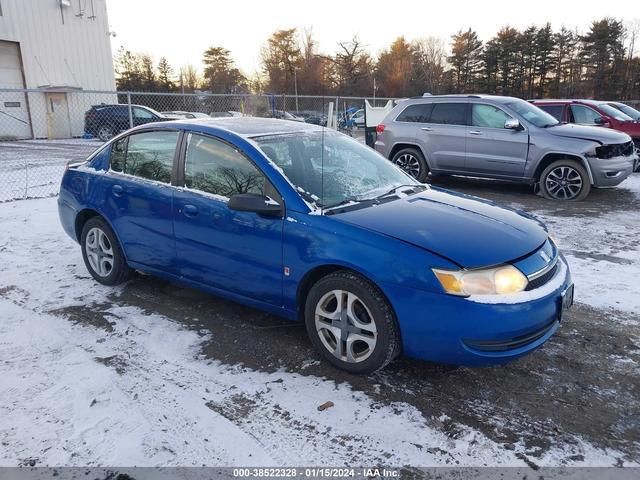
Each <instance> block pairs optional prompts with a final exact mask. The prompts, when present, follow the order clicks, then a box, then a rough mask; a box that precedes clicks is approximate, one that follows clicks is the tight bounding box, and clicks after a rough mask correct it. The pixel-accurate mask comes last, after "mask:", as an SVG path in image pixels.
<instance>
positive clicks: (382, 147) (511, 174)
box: [375, 95, 636, 200]
mask: <svg viewBox="0 0 640 480" xmlns="http://www.w3.org/2000/svg"><path fill="white" fill-rule="evenodd" d="M377 132H378V138H377V140H376V142H375V148H376V150H377V151H378V152H380V153H381V154H382V155H384V156H385V157H387V158H388V159H390V160H391V161H393V162H394V163H396V164H397V165H399V166H400V167H401V168H403V169H404V170H405V171H406V172H408V173H409V174H410V175H412V176H413V177H415V178H417V179H418V180H420V181H423V182H424V181H425V180H426V179H427V176H428V174H429V173H431V175H434V176H436V175H442V174H449V175H450V174H454V175H466V176H474V177H487V178H499V179H505V180H514V181H518V182H526V183H530V184H534V185H536V187H539V189H540V191H541V193H542V194H543V195H544V196H545V197H547V198H551V199H556V200H582V199H584V198H585V197H586V196H587V195H588V194H589V191H590V190H591V186H592V185H593V186H594V187H609V186H614V185H618V184H619V183H620V182H622V181H623V180H624V179H625V178H627V177H628V176H629V175H630V174H631V172H632V171H633V168H634V162H635V161H636V153H635V151H634V146H633V142H632V141H631V137H629V135H627V134H624V133H621V132H617V131H614V130H609V129H603V128H597V127H585V126H579V125H567V124H562V123H560V122H558V121H557V120H556V119H555V118H554V117H552V116H551V115H549V114H548V113H546V112H544V111H542V110H541V109H539V108H538V107H536V106H534V105H531V104H530V103H528V102H525V101H524V100H521V99H518V98H513V97H499V96H491V95H443V96H431V95H425V96H423V97H414V98H410V99H407V100H403V101H401V102H399V103H398V105H396V107H395V108H394V109H393V110H392V111H391V112H390V113H389V114H388V115H387V117H386V118H385V119H384V121H383V123H382V124H381V125H378V127H377Z"/></svg>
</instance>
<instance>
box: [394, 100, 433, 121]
mask: <svg viewBox="0 0 640 480" xmlns="http://www.w3.org/2000/svg"><path fill="white" fill-rule="evenodd" d="M432 108H433V103H416V104H414V105H409V106H408V107H407V108H405V109H404V110H403V111H402V113H401V114H400V115H398V117H397V118H396V122H416V123H427V122H428V121H429V117H430V116H431V110H432Z"/></svg>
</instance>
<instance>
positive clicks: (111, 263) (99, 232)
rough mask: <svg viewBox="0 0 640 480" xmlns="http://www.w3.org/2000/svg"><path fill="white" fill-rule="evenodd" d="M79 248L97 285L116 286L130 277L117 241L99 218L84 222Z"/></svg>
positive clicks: (109, 228)
mask: <svg viewBox="0 0 640 480" xmlns="http://www.w3.org/2000/svg"><path fill="white" fill-rule="evenodd" d="M80 246H81V249H82V258H83V259H84V264H85V266H86V267H87V270H89V273H90V274H91V276H92V277H93V278H94V279H96V281H98V282H99V283H101V284H103V285H118V284H120V283H123V282H125V281H126V280H128V279H129V278H130V277H131V275H132V273H133V270H132V269H131V268H129V266H128V265H127V262H126V260H125V258H124V254H123V253H122V249H121V248H120V244H119V243H118V239H117V237H116V235H115V233H113V230H112V229H111V227H110V226H109V224H107V222H105V221H104V219H102V218H101V217H92V218H90V219H89V220H87V221H86V223H85V224H84V226H83V227H82V235H81V236H80Z"/></svg>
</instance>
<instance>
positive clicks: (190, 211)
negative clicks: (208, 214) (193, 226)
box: [182, 204, 198, 218]
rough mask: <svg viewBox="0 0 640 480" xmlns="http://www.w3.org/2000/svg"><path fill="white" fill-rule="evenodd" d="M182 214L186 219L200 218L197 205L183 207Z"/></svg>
mask: <svg viewBox="0 0 640 480" xmlns="http://www.w3.org/2000/svg"><path fill="white" fill-rule="evenodd" d="M182 213H183V214H184V216H185V217H189V218H194V217H197V216H198V207H196V206H195V205H190V204H187V205H185V206H184V207H182Z"/></svg>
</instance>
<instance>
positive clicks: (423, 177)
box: [391, 148, 429, 183]
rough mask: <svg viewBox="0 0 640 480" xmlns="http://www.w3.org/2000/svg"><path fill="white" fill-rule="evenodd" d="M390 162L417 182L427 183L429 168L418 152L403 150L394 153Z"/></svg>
mask: <svg viewBox="0 0 640 480" xmlns="http://www.w3.org/2000/svg"><path fill="white" fill-rule="evenodd" d="M391 161H392V162H393V163H395V164H396V165H397V166H399V167H400V168H401V169H402V170H404V171H405V172H407V173H408V174H409V175H411V176H412V177H413V178H415V179H417V180H418V181H419V182H423V183H424V182H426V181H427V175H429V166H428V165H427V161H426V160H425V159H424V156H423V155H422V153H421V152H420V151H419V150H417V149H415V148H403V149H402V150H399V151H398V152H396V154H395V155H394V156H393V158H392V159H391Z"/></svg>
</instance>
